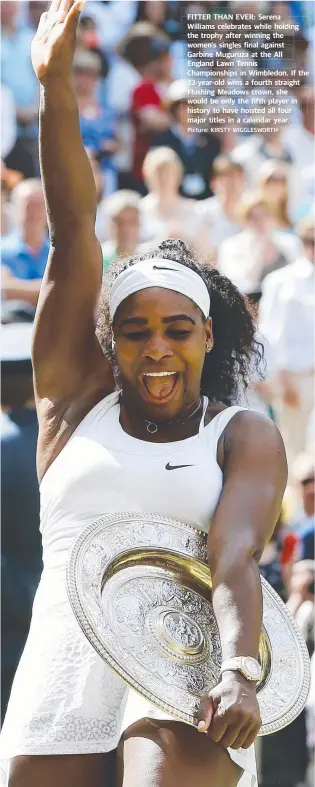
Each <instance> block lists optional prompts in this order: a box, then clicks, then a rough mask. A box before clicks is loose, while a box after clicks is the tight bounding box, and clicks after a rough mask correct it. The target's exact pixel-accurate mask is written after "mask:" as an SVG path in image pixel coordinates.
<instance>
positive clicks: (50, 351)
mask: <svg viewBox="0 0 315 787" xmlns="http://www.w3.org/2000/svg"><path fill="white" fill-rule="evenodd" d="M101 283H102V252H101V247H100V244H99V242H98V240H97V238H96V236H95V233H94V227H93V226H92V223H91V224H90V225H89V226H87V227H84V226H82V227H81V228H76V229H74V231H73V233H72V235H71V237H70V238H69V239H66V238H65V239H64V242H63V241H62V238H61V239H60V238H58V239H56V240H55V243H54V246H53V247H52V248H51V249H50V253H49V259H48V264H47V267H46V271H45V275H44V278H43V283H42V287H41V291H40V296H39V301H38V307H37V312H36V317H35V326H34V340H33V366H34V375H35V387H36V393H37V396H38V397H39V398H44V397H49V398H53V399H55V398H59V397H60V396H67V395H68V394H71V393H72V392H73V393H74V392H75V391H76V390H77V389H78V387H80V385H82V384H83V382H84V380H85V377H86V375H87V374H93V366H95V373H97V365H98V364H101V363H104V357H103V355H102V351H101V349H100V347H99V344H98V341H97V339H96V336H95V328H96V317H97V309H98V301H99V296H100V289H101Z"/></svg>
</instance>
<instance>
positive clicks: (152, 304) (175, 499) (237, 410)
mask: <svg viewBox="0 0 315 787" xmlns="http://www.w3.org/2000/svg"><path fill="white" fill-rule="evenodd" d="M81 7H82V6H81V4H80V3H77V2H73V1H72V0H53V2H52V4H51V7H50V10H49V11H48V13H46V14H43V16H42V18H41V21H40V25H39V29H38V32H37V34H36V37H35V40H34V43H33V49H32V58H33V65H34V68H35V71H36V73H37V75H38V78H39V80H40V81H41V84H42V88H41V108H40V155H41V168H42V178H43V185H44V190H45V198H46V204H47V215H48V222H49V231H50V239H51V251H50V257H49V262H48V266H47V269H46V273H45V277H44V281H43V285H42V289H41V294H40V299H39V305H38V310H37V315H36V322H35V336H34V345H33V364H34V370H35V388H36V401H37V412H38V419H39V443H38V474H39V479H40V482H41V533H42V540H43V561H44V569H43V574H42V577H41V581H40V585H39V588H38V591H37V594H36V598H35V603H34V608H33V617H32V623H31V628H30V632H29V636H28V640H27V643H26V646H25V650H24V653H23V655H22V658H21V661H20V664H19V667H18V670H17V673H16V677H15V681H14V685H13V689H12V693H11V698H10V701H9V706H8V710H7V715H6V719H5V722H4V726H3V730H2V736H1V748H0V753H1V757H2V758H3V759H5V760H7V761H9V764H10V768H9V769H10V776H9V785H10V787H43V785H45V787H56V785H58V787H113V781H112V778H111V777H110V776H109V771H108V767H109V760H110V752H113V751H114V750H115V749H117V747H119V756H118V758H117V764H118V766H117V773H116V785H117V787H177V785H180V787H191V785H192V784H193V785H194V787H236V785H237V784H239V785H244V787H245V785H247V787H252V785H255V784H256V767H255V757H254V751H253V744H254V741H255V738H256V736H257V733H258V731H259V728H260V724H261V720H260V715H259V706H258V702H257V697H256V685H257V681H258V679H259V676H260V665H259V662H258V648H259V636H260V631H261V624H262V594H261V585H260V578H259V570H258V561H259V558H260V556H261V554H262V551H263V549H264V546H265V544H266V542H267V541H268V540H269V538H270V536H271V534H272V532H273V529H274V526H275V523H276V521H277V519H278V516H279V512H280V507H281V501H282V496H283V492H284V489H285V485H286V472H287V471H286V460H285V454H284V449H283V444H282V440H281V437H280V435H279V433H278V431H277V429H276V427H275V426H274V424H273V423H272V421H271V420H269V419H268V418H265V417H264V416H261V415H259V414H256V413H253V412H250V411H248V410H246V409H245V408H243V407H242V406H240V405H238V404H237V401H238V395H239V394H240V390H241V389H242V388H244V387H246V382H247V379H248V374H249V369H250V367H251V366H252V364H253V360H254V361H256V362H257V363H258V364H259V361H260V347H259V345H257V344H256V343H255V338H254V326H253V323H252V320H251V317H250V314H249V312H248V311H247V309H246V305H245V303H244V300H243V298H242V296H241V295H240V294H239V292H238V291H237V290H236V289H235V287H234V286H233V285H232V284H231V282H230V281H229V280H228V279H226V278H223V277H221V276H220V275H219V273H218V272H217V271H215V270H212V269H210V268H208V267H204V266H203V265H202V264H201V263H199V262H198V261H197V260H196V259H195V258H194V257H193V256H192V254H191V252H190V251H189V249H188V248H187V247H186V246H185V244H184V243H183V242H182V241H178V240H177V241H174V240H168V241H165V242H164V243H162V244H161V245H160V246H159V247H158V248H156V249H154V250H152V251H151V252H150V254H148V255H146V256H144V255H142V256H141V255H138V256H135V257H132V258H128V259H125V260H120V261H118V262H117V263H116V264H115V265H113V266H112V267H111V269H110V271H109V274H108V280H107V283H106V287H105V290H104V291H103V295H102V298H101V300H100V292H101V285H102V253H101V249H100V246H99V243H98V241H97V238H96V236H95V231H94V222H95V214H96V195H95V186H94V180H93V175H92V171H91V167H90V163H89V160H88V158H87V156H86V154H85V151H84V148H83V145H82V141H81V136H80V129H79V116H78V109H77V105H76V100H75V94H74V90H73V85H72V78H71V67H72V58H73V52H74V47H75V40H76V27H77V21H78V17H79V13H80V10H81ZM133 510H134V511H140V512H141V511H143V512H144V511H151V512H154V513H159V514H160V515H165V516H170V517H173V518H176V519H180V520H182V521H184V522H187V523H188V524H190V525H192V526H194V527H196V528H197V529H199V530H201V531H204V532H207V533H209V536H208V554H209V564H210V568H211V572H212V577H213V607H214V612H215V616H216V619H217V623H218V627H219V632H220V638H221V645H222V654H223V664H222V675H221V679H220V682H219V683H218V685H217V686H216V687H215V688H214V689H213V690H212V691H211V692H210V695H209V696H208V697H205V698H204V699H203V701H202V703H201V707H200V721H199V730H196V729H194V728H192V727H189V726H188V725H185V724H182V723H180V722H176V721H175V720H173V719H172V718H169V717H167V716H165V715H164V714H163V713H162V712H160V711H157V710H155V709H154V708H153V707H151V706H150V704H149V703H148V702H146V701H145V700H143V699H142V698H140V697H139V696H138V695H136V694H135V693H134V692H132V691H129V690H128V688H126V686H125V684H124V683H123V682H122V681H121V679H120V678H119V677H118V676H117V675H115V674H114V673H113V672H111V670H110V669H109V668H108V667H107V666H106V665H105V663H103V661H102V660H101V659H100V657H99V656H98V655H97V654H96V652H94V650H93V649H92V647H91V646H90V644H89V643H88V642H87V640H86V639H85V637H84V636H83V634H82V632H81V630H80V629H79V626H78V624H77V622H76V620H75V618H74V615H73V613H72V610H71V608H70V605H69V602H68V598H67V591H66V581H65V574H66V565H67V560H68V556H69V551H70V549H71V547H72V545H73V542H74V540H75V539H76V537H77V536H78V535H79V534H80V533H81V532H82V531H83V529H84V528H85V527H86V526H87V525H88V524H89V523H90V522H92V521H93V520H95V519H97V518H98V517H100V516H102V515H104V514H106V513H114V512H119V511H133Z"/></svg>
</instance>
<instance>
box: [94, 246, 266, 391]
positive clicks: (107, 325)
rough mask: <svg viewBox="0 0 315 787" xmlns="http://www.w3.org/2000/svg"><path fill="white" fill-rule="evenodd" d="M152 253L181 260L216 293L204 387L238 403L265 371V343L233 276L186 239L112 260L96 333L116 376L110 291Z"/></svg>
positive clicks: (211, 307)
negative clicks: (204, 258)
mask: <svg viewBox="0 0 315 787" xmlns="http://www.w3.org/2000/svg"><path fill="white" fill-rule="evenodd" d="M152 257H163V258H165V259H169V260H174V261H176V262H180V263H181V264H182V265H186V267H188V268H191V269H192V270H193V271H195V272H196V273H198V274H199V276H201V278H202V279H203V281H204V282H205V285H206V287H207V289H208V291H209V294H210V299H211V306H210V316H211V317H212V325H213V337H214V346H213V348H212V350H211V352H210V353H207V354H206V356H205V362H204V366H203V371H202V378H201V393H202V394H204V395H205V396H207V397H208V398H209V400H210V401H213V402H222V403H223V404H227V405H231V404H234V403H235V402H237V401H239V399H240V397H241V395H242V393H243V394H244V392H245V391H246V389H247V387H248V385H249V382H250V379H251V378H252V377H253V375H254V376H255V377H256V378H257V376H258V377H261V376H262V375H261V362H262V359H263V346H262V345H261V343H260V342H258V341H257V340H256V339H255V325H254V322H253V318H252V316H251V313H250V310H249V307H248V305H247V303H246V299H245V298H244V297H243V296H242V295H241V293H240V292H239V291H238V290H237V288H236V287H235V286H234V284H232V282H231V281H230V279H227V278H226V277H225V276H222V275H221V274H220V273H219V272H218V271H217V270H216V269H215V268H213V267H211V266H209V264H207V265H206V264H205V263H202V262H199V261H198V260H197V259H196V257H195V256H194V254H193V252H192V250H191V249H190V248H189V247H188V246H187V245H186V243H184V241H182V240H174V239H172V238H170V239H168V240H165V241H163V242H162V243H161V244H160V245H159V246H156V247H155V248H153V249H152V248H151V249H150V250H149V251H147V252H145V253H138V254H135V255H134V256H132V257H127V258H126V259H119V260H117V261H116V262H114V263H113V264H112V265H111V266H110V268H109V270H108V272H107V274H106V276H105V278H104V283H103V289H102V296H101V300H100V309H99V316H98V324H97V336H98V338H99V341H100V344H101V346H102V349H103V351H104V353H105V355H106V356H107V357H108V358H109V360H110V361H111V363H112V366H113V369H114V371H115V373H116V376H117V371H118V370H117V368H115V356H114V352H113V348H112V328H111V321H110V315H109V291H110V288H111V286H112V284H113V282H114V280H115V279H116V278H117V276H118V275H119V273H121V272H122V271H123V270H125V269H126V268H128V267H129V266H131V265H134V264H135V263H136V262H140V261H141V260H145V259H150V258H152ZM203 319H204V317H203ZM118 376H119V375H118Z"/></svg>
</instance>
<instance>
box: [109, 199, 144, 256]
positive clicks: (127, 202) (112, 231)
mask: <svg viewBox="0 0 315 787" xmlns="http://www.w3.org/2000/svg"><path fill="white" fill-rule="evenodd" d="M139 203H140V196H139V194H137V193H136V192H134V191H127V190H126V191H124V190H122V191H117V192H116V194H112V196H111V197H108V198H107V200H105V201H104V203H103V210H104V213H105V214H106V215H107V217H108V218H109V220H110V227H109V235H110V240H108V241H107V242H106V243H104V244H103V246H102V250H103V265H104V270H106V269H107V268H108V266H109V265H110V264H111V263H112V262H114V260H116V259H117V257H129V256H132V255H133V254H135V252H136V251H137V247H138V245H139V236H140V212H139Z"/></svg>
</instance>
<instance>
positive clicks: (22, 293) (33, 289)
mask: <svg viewBox="0 0 315 787" xmlns="http://www.w3.org/2000/svg"><path fill="white" fill-rule="evenodd" d="M41 284H42V280H41V279H32V280H31V281H23V279H12V280H11V281H10V283H9V284H8V285H7V286H6V287H4V288H3V292H4V295H5V297H6V298H7V300H10V301H12V300H17V301H25V302H26V303H30V304H31V306H36V305H37V301H38V296H39V291H40V288H41Z"/></svg>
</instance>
